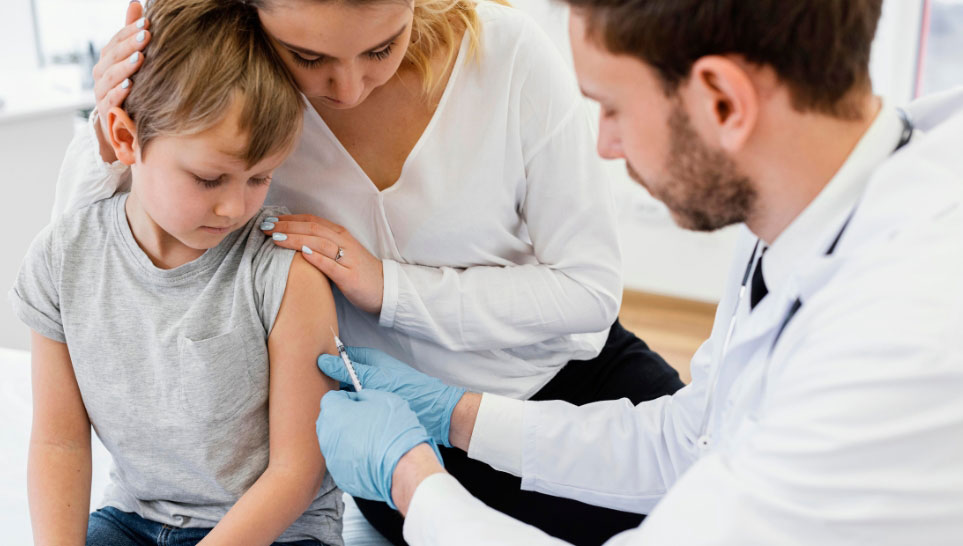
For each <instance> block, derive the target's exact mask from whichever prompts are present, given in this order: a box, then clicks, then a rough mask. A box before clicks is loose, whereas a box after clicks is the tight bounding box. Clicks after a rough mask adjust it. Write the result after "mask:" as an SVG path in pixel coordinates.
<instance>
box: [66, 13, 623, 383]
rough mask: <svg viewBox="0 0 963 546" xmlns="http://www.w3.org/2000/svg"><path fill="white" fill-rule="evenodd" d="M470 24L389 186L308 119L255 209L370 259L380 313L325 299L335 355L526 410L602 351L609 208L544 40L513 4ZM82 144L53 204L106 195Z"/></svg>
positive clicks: (580, 116) (614, 246) (74, 148)
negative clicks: (373, 357) (307, 227)
mask: <svg viewBox="0 0 963 546" xmlns="http://www.w3.org/2000/svg"><path fill="white" fill-rule="evenodd" d="M478 14H479V17H480V19H481V21H482V35H481V38H482V41H481V47H480V48H479V51H478V52H477V53H476V54H475V55H474V56H472V55H469V51H468V39H467V37H466V38H465V39H464V40H463V42H462V44H461V47H460V50H459V53H458V57H457V60H456V64H455V66H454V68H453V70H452V73H451V76H450V79H449V81H448V84H447V87H446V89H445V91H444V93H443V95H442V98H441V101H440V102H439V104H438V107H437V110H436V112H435V114H434V116H433V118H432V119H431V121H430V122H429V124H428V126H427V128H426V129H425V132H424V134H423V135H422V136H421V139H420V140H419V141H418V143H417V144H416V145H415V147H414V148H413V149H412V151H411V154H410V155H409V156H408V159H407V160H406V162H405V164H404V167H403V169H402V172H401V176H400V178H399V179H398V181H397V182H396V183H395V184H394V185H393V186H391V187H389V188H388V189H386V190H384V191H379V190H378V188H377V187H376V186H375V185H374V183H372V181H371V180H370V179H369V178H368V177H367V175H366V174H365V173H364V171H362V169H361V168H360V166H359V165H358V164H357V163H356V162H355V161H354V159H353V158H352V157H351V156H350V155H349V154H348V152H347V151H346V150H345V148H344V147H343V146H342V145H341V143H340V142H339V141H338V140H337V138H336V137H335V135H334V134H333V133H332V132H331V130H330V129H329V128H328V127H327V125H326V124H325V123H324V121H323V120H322V119H321V117H320V116H319V115H318V114H317V112H316V111H314V110H313V109H311V108H309V109H308V110H307V111H306V114H305V120H304V130H303V134H302V136H301V139H300V142H299V144H298V147H297V149H296V150H295V152H294V153H293V154H292V156H291V157H290V158H289V159H288V160H287V161H286V162H285V163H284V164H283V165H282V166H281V167H280V168H279V169H278V170H277V171H275V173H274V182H273V183H272V187H271V191H270V193H269V194H268V198H267V202H268V204H278V205H284V206H286V207H288V208H289V209H290V210H291V211H292V212H294V213H310V214H315V215H317V216H320V217H323V218H327V219H329V220H331V221H333V222H336V223H338V224H340V225H342V226H344V227H345V228H347V229H348V230H349V231H350V232H351V234H352V235H354V237H356V238H357V239H358V241H359V242H361V243H362V244H363V245H364V246H365V247H366V248H368V250H370V251H371V252H372V253H373V254H374V255H376V256H378V257H380V258H382V259H383V263H384V277H385V280H384V283H385V284H384V303H383V306H382V310H381V314H380V316H379V315H372V314H369V313H365V312H363V311H360V310H358V309H357V308H355V307H354V306H352V305H351V304H350V303H348V302H347V300H346V299H345V298H344V297H343V296H342V295H341V294H340V293H338V292H337V290H335V299H336V302H337V307H338V309H337V311H338V322H339V328H340V330H341V337H342V339H344V341H345V343H348V344H356V345H364V346H368V347H375V348H378V349H381V350H384V351H385V352H388V353H390V354H392V355H394V356H395V357H397V358H399V359H401V360H403V361H405V362H408V363H410V364H411V365H412V366H414V367H415V368H417V369H419V370H421V371H423V372H425V373H428V374H430V375H433V376H435V377H439V378H441V379H442V380H444V381H446V382H448V383H451V384H456V385H461V386H464V387H468V388H471V389H473V390H479V391H485V392H492V393H496V394H502V395H505V396H510V397H514V398H528V397H529V396H531V395H532V394H534V393H535V392H537V391H538V390H539V389H540V388H541V387H542V386H544V385H545V384H546V383H547V382H548V381H549V380H550V379H551V378H552V377H553V376H554V375H555V373H556V372H557V371H558V370H559V369H560V368H561V367H562V366H564V365H565V363H567V362H568V361H569V360H573V359H579V360H584V359H590V358H593V357H595V356H597V355H598V353H599V351H600V350H601V348H602V346H603V345H604V343H605V339H606V336H607V334H608V329H609V326H610V325H611V324H612V322H614V320H615V318H616V316H617V313H618V310H619V305H620V302H621V295H622V273H621V254H620V250H619V241H618V234H617V231H616V218H615V206H614V205H615V204H614V199H613V195H612V191H611V187H610V182H609V181H608V180H605V179H604V177H603V175H602V169H601V163H600V160H599V159H598V158H597V156H596V154H595V146H594V131H593V121H592V119H591V118H590V115H589V113H588V111H587V109H586V108H585V107H584V102H583V101H582V99H581V97H580V94H579V91H578V87H577V85H576V82H575V79H574V75H573V74H572V71H571V69H570V68H569V67H568V66H567V65H566V64H565V62H564V61H563V60H562V57H561V56H560V54H559V52H558V51H557V49H556V48H555V46H554V44H553V43H552V42H551V41H550V40H549V39H548V38H547V37H546V36H545V34H544V33H543V31H542V30H541V29H540V28H539V27H538V26H537V24H536V23H535V22H534V21H532V20H531V19H530V18H529V17H528V16H526V15H525V14H523V13H521V12H520V11H518V10H516V9H512V8H509V7H505V6H501V5H497V4H494V3H490V2H481V3H479V4H478ZM97 149H98V148H97V141H96V137H95V136H94V134H93V132H92V131H88V132H87V133H86V134H82V135H80V136H79V137H78V138H77V139H75V142H74V143H73V144H72V145H71V148H70V150H68V155H67V158H66V159H65V168H64V169H63V170H62V172H61V177H60V181H59V182H58V196H59V197H58V207H59V208H60V209H61V210H62V209H63V207H65V206H78V205H82V204H86V203H89V202H91V201H93V200H95V199H98V198H103V197H106V196H107V195H109V194H110V193H113V192H114V191H115V189H116V188H117V187H118V185H120V184H121V182H122V180H123V178H124V177H123V176H122V175H121V174H120V172H119V171H118V170H117V169H116V168H115V167H114V168H112V167H110V166H107V165H105V164H104V163H103V162H102V161H100V159H99V155H98V154H97ZM91 161H93V162H94V163H96V164H97V165H96V167H93V166H91V165H90V162H91ZM68 165H69V166H71V168H67V166H68ZM105 179H106V180H105ZM85 188H87V189H85ZM64 196H66V197H64ZM57 213H58V212H57V211H55V214H57Z"/></svg>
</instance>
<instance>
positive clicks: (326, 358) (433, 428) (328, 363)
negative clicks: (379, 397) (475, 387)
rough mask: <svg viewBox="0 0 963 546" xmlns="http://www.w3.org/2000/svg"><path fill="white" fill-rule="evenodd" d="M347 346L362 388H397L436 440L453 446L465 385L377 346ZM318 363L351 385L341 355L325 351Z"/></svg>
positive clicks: (323, 370) (326, 372) (399, 394)
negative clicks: (456, 414)
mask: <svg viewBox="0 0 963 546" xmlns="http://www.w3.org/2000/svg"><path fill="white" fill-rule="evenodd" d="M347 350H348V357H350V358H351V362H352V363H353V364H354V370H355V372H357V374H358V380H359V381H360V382H361V388H362V389H364V390H365V391H367V390H368V389H372V390H378V391H386V392H393V393H395V394H397V395H398V396H400V397H402V398H404V399H405V400H406V401H407V402H408V405H409V406H411V409H412V410H414V412H415V414H416V415H418V420H419V421H421V424H422V425H424V427H425V429H426V430H428V433H429V434H431V437H432V439H433V440H434V441H435V443H437V444H439V445H443V446H445V447H451V442H450V441H449V440H448V433H449V431H450V430H451V412H452V411H453V410H454V409H455V405H456V404H457V403H458V401H459V400H461V397H462V395H463V394H465V389H463V388H461V387H451V386H449V385H446V384H444V383H442V382H441V380H440V379H435V378H434V377H431V376H430V375H425V374H423V373H421V372H419V371H418V370H416V369H414V368H412V367H411V366H409V365H407V364H405V363H404V362H402V361H400V360H398V359H396V358H394V357H391V356H389V355H386V354H385V353H383V352H381V351H379V350H377V349H367V348H364V347H348V348H347ZM318 367H319V368H321V371H322V372H324V374H325V375H327V376H328V377H330V378H332V379H335V380H337V381H340V382H341V384H342V386H343V387H347V386H350V385H351V378H350V377H349V376H348V370H346V369H345V367H344V362H342V361H341V357H339V356H336V355H321V356H320V357H318ZM362 392H364V391H362Z"/></svg>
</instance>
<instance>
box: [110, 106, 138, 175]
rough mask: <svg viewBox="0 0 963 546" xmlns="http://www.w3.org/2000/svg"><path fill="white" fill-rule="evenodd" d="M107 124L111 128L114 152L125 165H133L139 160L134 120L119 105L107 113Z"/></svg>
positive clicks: (111, 143)
mask: <svg viewBox="0 0 963 546" xmlns="http://www.w3.org/2000/svg"><path fill="white" fill-rule="evenodd" d="M107 126H108V127H109V128H110V135H109V137H110V145H111V147H113V149H114V153H115V154H116V155H117V159H119V160H120V161H121V162H122V163H124V164H125V165H133V164H134V162H135V161H136V160H137V128H136V126H135V125H134V120H132V119H130V116H128V115H127V112H125V111H124V110H123V108H120V107H118V106H115V107H113V108H111V109H110V112H108V113H107Z"/></svg>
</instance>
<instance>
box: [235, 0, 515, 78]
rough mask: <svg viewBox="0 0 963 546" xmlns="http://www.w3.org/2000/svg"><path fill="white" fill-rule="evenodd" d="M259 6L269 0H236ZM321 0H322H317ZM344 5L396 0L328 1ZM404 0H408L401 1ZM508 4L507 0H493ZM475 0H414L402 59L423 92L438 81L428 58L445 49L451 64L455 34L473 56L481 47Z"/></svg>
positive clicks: (456, 49)
mask: <svg viewBox="0 0 963 546" xmlns="http://www.w3.org/2000/svg"><path fill="white" fill-rule="evenodd" d="M237 1H240V2H241V3H244V4H246V5H250V6H253V7H256V8H259V9H268V5H269V4H270V2H271V0H237ZM320 1H324V0H320ZM327 1H341V2H344V3H346V4H362V5H363V4H374V3H377V2H391V1H395V0H327ZM402 1H406V2H407V0H402ZM492 1H493V2H495V3H497V4H501V5H505V6H508V5H510V4H509V3H508V2H507V1H506V0H492ZM475 4H476V0H414V12H415V15H414V21H413V23H412V25H411V26H412V28H411V36H412V41H411V44H410V45H409V46H408V49H407V51H406V52H405V59H404V62H405V63H407V64H408V65H409V66H411V67H412V68H414V69H415V70H416V71H417V72H418V74H419V75H421V80H422V83H423V90H424V92H425V94H426V95H431V94H432V93H433V92H434V91H435V90H436V89H435V87H436V86H437V85H438V82H439V79H438V77H439V75H438V74H435V73H433V71H432V69H431V60H432V58H433V57H434V56H435V55H436V54H437V53H438V52H439V51H444V52H445V56H446V57H445V66H449V65H451V63H452V61H454V59H455V57H456V56H457V55H458V48H459V43H458V36H459V34H461V32H462V31H464V32H467V33H468V40H469V42H468V46H469V49H468V54H469V56H472V57H473V56H475V55H476V54H477V52H478V49H479V47H480V46H481V21H480V20H479V19H478V13H477V12H476V11H475Z"/></svg>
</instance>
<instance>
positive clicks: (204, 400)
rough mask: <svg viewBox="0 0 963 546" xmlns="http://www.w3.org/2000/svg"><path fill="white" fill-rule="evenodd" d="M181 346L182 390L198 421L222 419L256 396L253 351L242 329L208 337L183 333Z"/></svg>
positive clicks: (247, 403)
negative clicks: (203, 337)
mask: <svg viewBox="0 0 963 546" xmlns="http://www.w3.org/2000/svg"><path fill="white" fill-rule="evenodd" d="M178 345H179V348H180V371H181V389H180V390H181V394H182V397H183V400H182V401H183V403H184V406H185V408H186V409H187V411H189V412H190V413H191V414H192V415H193V416H194V418H196V419H198V420H199V421H208V422H209V421H223V420H226V419H229V418H231V417H232V416H234V415H236V414H237V413H238V412H239V411H240V410H241V409H242V408H244V407H246V406H248V405H249V404H250V403H252V402H254V400H253V399H254V398H257V394H258V393H257V392H256V390H255V381H254V378H253V376H252V371H251V370H252V368H253V367H255V366H257V365H259V364H260V363H258V362H252V361H251V357H252V353H251V351H249V350H248V342H247V339H246V336H245V335H244V334H243V329H242V328H240V327H238V328H234V329H233V330H231V331H229V332H227V333H224V334H220V335H217V336H214V337H211V338H207V339H199V340H193V339H190V338H188V337H185V336H182V337H181V338H180V339H179V340H178Z"/></svg>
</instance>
